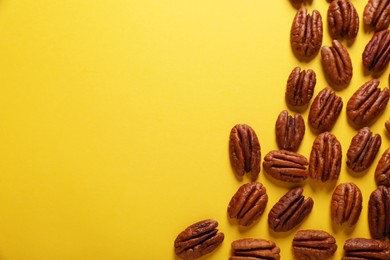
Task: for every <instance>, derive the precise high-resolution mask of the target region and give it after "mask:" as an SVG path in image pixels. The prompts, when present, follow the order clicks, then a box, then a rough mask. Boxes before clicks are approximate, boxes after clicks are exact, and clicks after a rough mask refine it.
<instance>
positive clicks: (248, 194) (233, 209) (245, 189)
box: [227, 182, 268, 226]
mask: <svg viewBox="0 0 390 260" xmlns="http://www.w3.org/2000/svg"><path fill="white" fill-rule="evenodd" d="M267 202H268V195H267V191H266V189H265V187H264V186H263V185H262V184H261V183H259V182H250V183H247V184H244V185H242V186H241V187H240V188H239V189H238V190H237V192H236V193H235V194H234V196H233V197H232V199H231V200H230V202H229V205H228V209H227V211H228V215H229V217H230V218H237V219H238V224H239V225H240V226H249V225H251V224H253V223H254V222H255V221H256V220H257V219H258V218H259V217H260V216H261V215H262V214H263V212H264V210H265V207H266V206H267Z"/></svg>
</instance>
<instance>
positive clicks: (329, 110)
mask: <svg viewBox="0 0 390 260" xmlns="http://www.w3.org/2000/svg"><path fill="white" fill-rule="evenodd" d="M342 108H343V101H342V100H341V97H339V96H337V95H336V93H335V92H334V91H333V90H332V89H331V88H330V87H327V88H325V89H323V90H321V91H320V93H318V95H317V96H316V97H315V99H314V101H313V103H312V104H311V107H310V112H309V124H310V126H311V127H312V128H313V129H314V130H315V131H317V132H320V133H322V132H325V131H330V130H331V129H332V128H333V126H334V124H335V123H336V121H337V119H338V117H339V115H340V112H341V109H342Z"/></svg>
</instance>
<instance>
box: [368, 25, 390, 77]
mask: <svg viewBox="0 0 390 260" xmlns="http://www.w3.org/2000/svg"><path fill="white" fill-rule="evenodd" d="M362 59H363V65H364V67H366V68H367V69H368V70H370V71H373V72H374V73H380V72H381V71H383V70H384V69H385V68H386V66H387V64H389V61H390V31H389V30H383V31H380V32H377V33H375V34H374V36H372V38H371V40H370V41H369V42H368V44H367V45H366V47H365V48H364V52H363V55H362Z"/></svg>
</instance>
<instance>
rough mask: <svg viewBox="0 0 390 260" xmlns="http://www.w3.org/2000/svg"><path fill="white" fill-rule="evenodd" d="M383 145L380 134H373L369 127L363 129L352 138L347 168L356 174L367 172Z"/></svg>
mask: <svg viewBox="0 0 390 260" xmlns="http://www.w3.org/2000/svg"><path fill="white" fill-rule="evenodd" d="M381 144H382V138H381V136H380V135H379V134H375V135H374V134H373V133H372V132H371V131H370V129H369V128H368V127H363V128H362V129H360V130H359V131H358V133H357V134H356V135H355V136H354V137H353V138H352V141H351V144H350V145H349V149H348V151H347V166H348V168H350V169H352V170H353V171H355V172H362V171H365V170H367V169H368V168H369V167H370V166H371V164H372V162H373V161H374V159H375V156H376V155H377V153H378V151H379V148H380V147H381Z"/></svg>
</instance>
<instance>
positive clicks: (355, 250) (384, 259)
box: [342, 238, 390, 260]
mask: <svg viewBox="0 0 390 260" xmlns="http://www.w3.org/2000/svg"><path fill="white" fill-rule="evenodd" d="M344 250H345V256H344V257H343V258H342V260H372V259H375V260H389V259H390V244H388V243H386V242H383V241H380V240H375V239H366V238H352V239H348V240H347V241H345V244H344Z"/></svg>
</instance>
